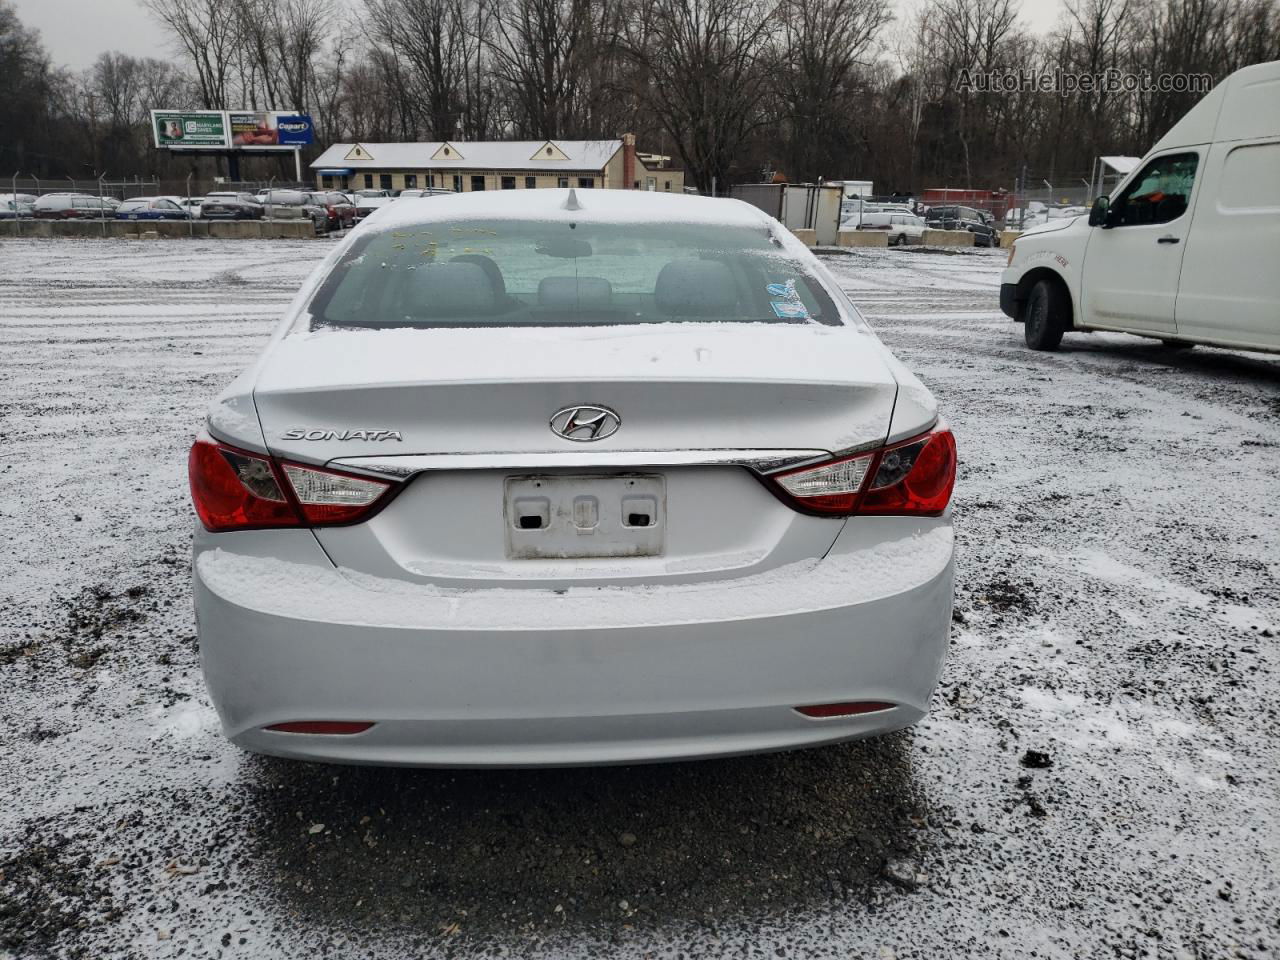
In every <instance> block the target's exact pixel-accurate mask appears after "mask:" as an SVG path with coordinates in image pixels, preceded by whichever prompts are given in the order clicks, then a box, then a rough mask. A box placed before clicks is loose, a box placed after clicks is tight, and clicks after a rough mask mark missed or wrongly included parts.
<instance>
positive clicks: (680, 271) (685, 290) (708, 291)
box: [653, 259, 738, 317]
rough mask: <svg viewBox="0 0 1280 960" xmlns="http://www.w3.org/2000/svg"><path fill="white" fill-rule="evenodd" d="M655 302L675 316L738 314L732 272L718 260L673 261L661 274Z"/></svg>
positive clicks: (656, 287) (661, 309)
mask: <svg viewBox="0 0 1280 960" xmlns="http://www.w3.org/2000/svg"><path fill="white" fill-rule="evenodd" d="M653 299H654V302H655V303H656V304H657V306H658V309H659V310H660V311H662V312H663V313H665V314H668V315H670V316H674V317H716V316H726V315H728V314H732V313H734V312H736V309H737V306H738V288H737V283H736V282H735V281H734V277H733V271H732V270H730V269H729V267H728V266H727V265H726V264H724V263H721V262H720V261H719V260H695V259H688V260H672V261H671V262H670V263H668V264H667V265H666V266H665V267H663V268H662V270H661V271H660V272H659V273H658V282H657V284H655V286H654V290H653Z"/></svg>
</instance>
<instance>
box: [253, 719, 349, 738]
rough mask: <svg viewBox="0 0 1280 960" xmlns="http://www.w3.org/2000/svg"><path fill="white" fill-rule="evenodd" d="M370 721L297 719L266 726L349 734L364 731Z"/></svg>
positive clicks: (331, 733)
mask: <svg viewBox="0 0 1280 960" xmlns="http://www.w3.org/2000/svg"><path fill="white" fill-rule="evenodd" d="M372 726H373V724H372V723H364V722H359V723H353V722H348V721H345V720H298V721H295V722H292V723H273V724H271V726H269V727H267V729H268V730H274V731H275V732H276V733H322V734H327V735H329V736H333V735H334V734H338V735H339V736H350V735H351V734H353V733H364V732H365V731H366V730H368V729H369V728H370V727H372Z"/></svg>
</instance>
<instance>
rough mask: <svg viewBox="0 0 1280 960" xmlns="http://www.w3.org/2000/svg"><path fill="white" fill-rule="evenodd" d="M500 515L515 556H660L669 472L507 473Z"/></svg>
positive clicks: (509, 551)
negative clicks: (657, 473) (612, 473)
mask: <svg viewBox="0 0 1280 960" xmlns="http://www.w3.org/2000/svg"><path fill="white" fill-rule="evenodd" d="M502 515H503V521H504V523H503V526H504V527H505V529H506V551H507V557H508V558H509V559H512V560H571V559H602V558H608V557H657V556H661V555H662V553H663V550H664V549H665V548H666V530H667V493H666V478H665V477H662V476H658V475H652V474H632V473H628V474H616V475H600V474H595V475H582V476H558V475H554V474H551V475H531V476H512V477H507V478H506V480H505V482H504V484H503V510H502Z"/></svg>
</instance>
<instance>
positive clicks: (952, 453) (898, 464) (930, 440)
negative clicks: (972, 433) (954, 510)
mask: <svg viewBox="0 0 1280 960" xmlns="http://www.w3.org/2000/svg"><path fill="white" fill-rule="evenodd" d="M955 485H956V438H955V437H954V436H952V434H951V431H950V430H947V429H946V428H943V429H941V430H936V431H934V432H933V433H929V434H926V435H925V436H923V437H921V438H919V439H916V440H908V441H907V442H906V443H899V444H895V445H894V446H892V447H886V448H885V449H884V450H882V451H881V452H880V461H879V463H878V464H877V466H876V472H875V475H874V476H873V477H872V479H871V483H870V485H869V486H868V488H867V492H866V495H865V496H864V497H863V498H862V503H861V504H859V505H858V512H859V513H864V514H909V515H916V516H926V517H936V516H937V515H938V514H940V513H942V511H943V510H945V509H947V504H948V503H950V502H951V491H952V489H954V487H955Z"/></svg>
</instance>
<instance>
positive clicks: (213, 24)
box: [139, 0, 241, 110]
mask: <svg viewBox="0 0 1280 960" xmlns="http://www.w3.org/2000/svg"><path fill="white" fill-rule="evenodd" d="M139 2H140V3H141V4H142V5H143V6H144V7H145V8H146V9H147V10H149V11H150V12H151V13H152V15H153V16H155V17H156V19H158V20H159V21H160V22H161V23H163V24H164V25H165V26H166V27H168V28H169V32H170V33H171V34H172V35H173V39H174V42H175V43H176V44H177V45H178V47H179V49H180V50H181V51H182V52H183V53H184V54H185V55H186V58H187V60H188V61H189V62H190V63H191V66H192V68H193V69H194V70H195V74H196V89H197V91H198V93H199V99H200V106H202V107H204V108H205V109H208V110H226V109H228V108H233V109H234V108H235V107H236V106H239V104H235V103H232V102H231V96H230V95H231V93H232V91H231V80H232V76H233V73H232V70H233V66H234V65H235V61H236V53H237V50H238V47H239V44H240V42H241V36H240V20H239V18H238V17H235V16H228V11H227V4H225V3H223V2H222V0H139Z"/></svg>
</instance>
